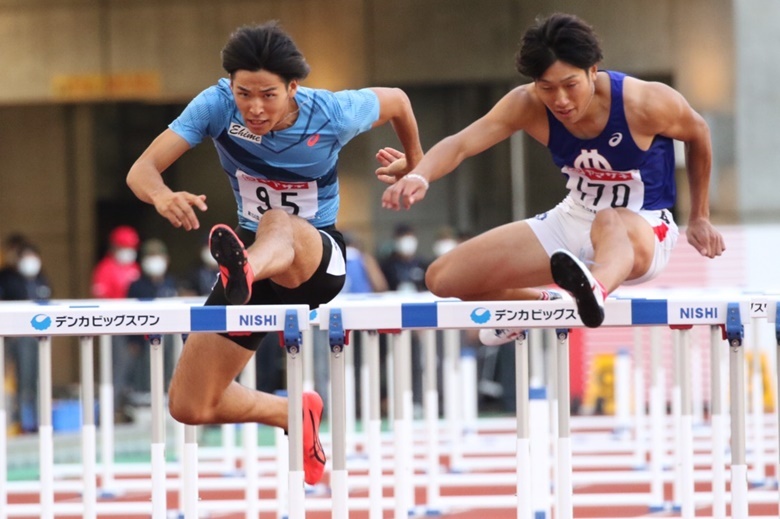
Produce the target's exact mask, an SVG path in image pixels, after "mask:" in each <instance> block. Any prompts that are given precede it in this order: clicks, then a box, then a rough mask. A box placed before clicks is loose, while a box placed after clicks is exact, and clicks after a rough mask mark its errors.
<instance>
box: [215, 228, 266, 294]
mask: <svg viewBox="0 0 780 519" xmlns="http://www.w3.org/2000/svg"><path fill="white" fill-rule="evenodd" d="M209 249H210V250H211V255H212V256H213V257H214V259H215V260H217V263H219V279H220V280H222V286H223V287H224V289H225V297H226V298H227V300H228V302H229V303H230V304H232V305H243V304H246V303H247V302H248V301H249V298H250V297H252V283H254V281H255V275H254V272H252V267H251V266H250V265H249V259H248V257H247V253H246V248H245V247H244V244H243V242H242V241H241V239H240V238H239V237H238V236H236V233H234V232H233V229H231V228H230V227H228V226H227V225H225V224H221V223H218V224H217V225H215V226H214V227H212V228H211V234H209Z"/></svg>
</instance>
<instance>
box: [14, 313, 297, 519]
mask: <svg viewBox="0 0 780 519" xmlns="http://www.w3.org/2000/svg"><path fill="white" fill-rule="evenodd" d="M201 304H202V300H201V299H193V300H192V301H186V300H181V299H167V300H166V299H156V300H150V301H141V300H99V301H98V300H69V301H64V300H63V301H50V302H46V303H40V304H38V303H34V302H13V303H2V304H0V344H1V342H2V338H3V337H15V336H33V337H38V340H39V343H38V348H39V352H40V361H39V393H40V397H39V398H40V410H39V416H40V418H39V422H40V424H39V442H40V444H39V453H40V482H39V484H40V492H39V493H40V503H35V504H30V505H27V504H14V505H9V504H8V501H7V497H8V493H7V488H8V482H7V474H6V472H5V467H3V470H0V519H5V518H6V517H9V516H15V515H22V516H37V517H41V518H42V519H53V518H54V516H55V513H56V514H57V515H61V514H68V515H79V516H81V517H84V518H87V519H94V518H95V517H96V516H97V514H108V515H114V514H122V513H140V514H145V515H146V514H148V515H149V516H150V517H152V518H153V519H166V518H167V517H168V512H169V511H168V509H167V503H166V490H167V488H168V485H167V484H166V461H165V426H164V418H165V416H164V413H165V406H164V392H163V351H162V346H161V340H160V336H162V335H165V334H189V333H196V332H215V333H222V332H280V333H282V335H283V337H284V346H285V347H286V349H287V353H288V355H287V370H288V386H289V389H288V396H289V400H288V401H289V404H288V405H289V415H290V423H289V427H288V429H289V445H290V449H289V468H290V470H289V473H288V485H289V494H288V500H289V511H290V517H291V518H297V519H300V518H302V517H303V516H304V511H303V501H304V496H305V489H304V474H303V456H302V451H303V434H302V427H303V423H302V414H303V411H302V395H301V389H300V387H301V380H302V373H303V366H302V362H301V355H300V352H301V340H302V331H305V330H307V329H308V328H309V308H308V306H306V305H271V306H251V305H250V306H208V307H206V306H200V305H201ZM196 305H197V306H196ZM108 335H145V336H147V337H149V339H150V344H151V366H150V370H151V385H152V387H151V389H152V395H151V397H152V398H151V403H152V409H151V412H152V423H151V432H152V435H151V436H152V442H151V455H152V463H151V481H150V485H149V488H150V490H151V494H152V496H151V502H146V503H130V502H122V501H117V502H104V501H101V502H98V501H97V488H96V480H97V463H96V459H97V456H96V452H95V444H96V441H95V439H96V431H95V419H94V407H93V397H94V394H95V393H94V380H93V372H92V358H93V357H92V353H93V351H92V350H93V337H94V336H108ZM52 336H76V337H79V338H80V345H81V356H82V359H81V371H82V373H81V377H82V378H81V386H82V393H81V394H82V411H83V413H82V414H83V420H82V430H81V434H82V460H83V472H82V500H81V501H80V502H67V503H63V502H57V503H55V500H54V491H55V486H54V470H53V469H54V455H53V445H54V443H53V426H52V374H51V370H52V363H51V337H52ZM109 351H110V348H109ZM0 352H2V350H0ZM2 357H3V356H2V355H0V360H2ZM2 367H3V366H2V363H1V362H0V368H2ZM2 371H3V370H2V369H0V373H2ZM101 389H102V388H101ZM101 393H102V392H101ZM101 396H102V395H101ZM4 399H5V396H4V388H3V386H2V385H0V402H3V405H4ZM108 400H110V398H109V399H108ZM102 403H103V401H102V399H101V412H102V411H103V408H104V407H109V408H110V403H109V404H108V405H107V406H103V405H102ZM6 420H7V417H6V416H5V409H4V407H3V406H2V405H0V458H5V455H6V449H7V437H6V434H7V433H6V427H5V424H6ZM112 420H113V418H112V417H110V416H109V418H108V420H106V421H103V422H102V423H103V424H104V425H105V424H106V423H107V422H112ZM248 425H250V426H254V435H252V436H251V437H253V438H256V427H257V424H248ZM103 429H105V427H103ZM249 430H250V431H252V428H251V427H249ZM183 437H184V442H185V443H184V456H183V459H182V489H181V498H180V503H183V505H182V507H181V508H182V510H180V513H181V514H182V515H183V517H185V519H198V517H199V516H200V514H199V510H198V508H199V504H198V486H197V472H198V455H197V443H196V440H195V437H196V435H195V430H194V427H191V426H185V428H184V435H183ZM248 437H249V436H248ZM109 441H110V440H109ZM255 447H256V445H255ZM250 454H251V453H250ZM112 459H113V458H112ZM104 461H105V459H104ZM249 461H250V462H252V461H253V460H249ZM256 478H257V473H256V471H248V473H247V482H246V486H247V488H248V489H249V490H253V489H254V490H255V492H254V495H253V496H250V494H249V493H247V502H246V503H245V504H244V506H250V507H251V506H253V504H254V505H256V504H257V491H256V490H257V481H256ZM104 483H105V481H104Z"/></svg>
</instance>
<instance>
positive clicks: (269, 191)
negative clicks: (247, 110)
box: [170, 78, 379, 232]
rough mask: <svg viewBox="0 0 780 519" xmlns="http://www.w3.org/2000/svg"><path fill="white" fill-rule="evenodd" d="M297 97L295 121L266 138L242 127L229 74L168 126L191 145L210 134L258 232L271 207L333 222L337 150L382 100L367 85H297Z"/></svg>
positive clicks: (246, 221)
mask: <svg viewBox="0 0 780 519" xmlns="http://www.w3.org/2000/svg"><path fill="white" fill-rule="evenodd" d="M295 100H296V102H297V103H298V108H299V113H298V119H297V120H296V121H295V124H293V126H291V127H290V128H286V129H284V130H281V131H278V132H270V133H268V134H266V135H263V136H262V137H261V136H259V135H255V134H253V133H251V132H250V131H249V130H248V129H247V128H246V127H245V126H244V120H243V118H242V117H241V114H240V113H239V111H238V109H237V108H236V103H235V101H234V99H233V93H232V92H231V90H230V82H229V80H228V79H225V78H223V79H220V80H219V82H218V83H217V84H216V85H214V86H212V87H209V88H207V89H206V90H204V91H203V92H201V93H200V94H199V95H198V96H197V97H195V99H193V100H192V101H191V102H190V104H189V105H187V107H186V108H185V109H184V111H183V112H182V113H181V115H180V116H179V117H178V118H177V119H176V120H175V121H173V122H172V123H171V124H170V129H171V130H173V131H174V132H176V133H177V134H178V135H180V136H181V137H182V138H183V139H185V140H186V141H187V142H188V143H189V144H190V146H192V147H194V146H196V145H197V144H199V143H200V142H201V141H202V140H203V139H204V138H206V137H211V139H212V140H213V142H214V145H215V146H216V148H217V153H218V154H219V160H220V163H221V164H222V167H223V169H224V170H225V172H226V173H227V175H228V178H229V179H230V185H231V186H232V188H233V194H234V196H235V198H236V203H237V204H238V218H239V224H240V225H241V226H242V227H245V228H246V229H249V230H251V231H253V232H254V231H256V230H257V222H258V221H259V219H260V218H262V215H263V213H264V212H265V211H267V210H269V209H272V208H281V209H285V210H287V211H288V212H290V213H291V214H296V215H298V216H301V217H302V218H306V219H307V220H308V221H309V222H311V224H312V225H314V226H315V227H318V228H322V227H327V226H330V225H334V224H335V223H336V215H337V214H338V210H339V184H338V178H337V174H336V165H337V162H338V154H339V151H340V150H341V148H342V147H343V146H344V145H345V144H346V143H347V142H349V140H350V139H352V138H353V137H355V136H356V135H358V134H360V133H362V132H365V131H367V130H369V129H370V128H371V125H372V124H373V123H374V122H375V121H376V120H377V119H378V118H379V99H378V98H377V96H376V94H375V93H374V92H372V91H371V90H369V89H362V90H343V91H340V92H331V91H328V90H320V89H313V88H306V87H298V91H297V92H296V94H295Z"/></svg>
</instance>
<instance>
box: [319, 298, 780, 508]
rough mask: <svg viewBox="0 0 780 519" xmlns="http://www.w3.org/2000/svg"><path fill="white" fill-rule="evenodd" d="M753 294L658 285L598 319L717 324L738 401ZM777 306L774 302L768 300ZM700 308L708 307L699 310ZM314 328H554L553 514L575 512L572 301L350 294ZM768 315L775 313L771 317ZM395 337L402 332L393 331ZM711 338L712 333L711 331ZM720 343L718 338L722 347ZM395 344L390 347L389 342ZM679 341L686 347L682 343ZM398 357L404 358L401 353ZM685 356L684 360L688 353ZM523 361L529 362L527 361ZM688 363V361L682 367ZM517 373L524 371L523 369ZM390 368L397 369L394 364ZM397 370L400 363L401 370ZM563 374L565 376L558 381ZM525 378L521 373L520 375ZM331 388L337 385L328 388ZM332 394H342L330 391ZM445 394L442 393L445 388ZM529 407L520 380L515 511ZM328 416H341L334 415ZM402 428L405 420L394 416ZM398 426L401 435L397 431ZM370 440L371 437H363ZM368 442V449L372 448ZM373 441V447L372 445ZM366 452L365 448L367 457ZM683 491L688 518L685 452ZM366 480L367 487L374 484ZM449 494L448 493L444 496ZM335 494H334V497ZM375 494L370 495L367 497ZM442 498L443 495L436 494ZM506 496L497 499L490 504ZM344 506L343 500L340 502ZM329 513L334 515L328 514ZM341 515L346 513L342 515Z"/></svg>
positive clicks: (738, 500) (742, 486) (740, 482)
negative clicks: (386, 297)
mask: <svg viewBox="0 0 780 519" xmlns="http://www.w3.org/2000/svg"><path fill="white" fill-rule="evenodd" d="M751 297H755V296H746V295H742V294H739V293H717V292H711V293H704V294H700V293H696V292H673V291H672V292H663V293H649V294H648V296H642V295H640V296H637V295H636V293H634V294H632V295H630V296H628V295H626V296H621V295H617V296H615V297H610V298H608V299H607V301H606V303H605V321H604V324H603V326H620V327H632V326H650V327H672V328H680V329H687V328H690V327H692V326H699V325H706V326H710V327H722V328H723V330H724V336H725V338H727V339H728V343H727V344H728V345H730V346H731V355H730V358H729V359H730V365H731V366H732V383H731V391H732V399H735V402H741V399H738V398H736V397H735V396H734V395H736V394H743V395H744V380H743V378H744V374H743V373H742V371H741V369H737V367H738V366H743V363H744V352H743V348H742V341H743V338H744V323H746V322H750V319H751V318H755V317H756V313H755V308H753V305H751V301H752V300H751ZM774 305H776V302H775V303H774ZM701 309H706V311H701ZM319 313H320V327H321V328H322V329H325V330H328V331H329V333H330V334H331V336H333V334H334V332H336V334H342V335H346V334H347V333H348V332H349V331H355V330H367V331H377V330H379V331H395V332H407V331H411V330H425V329H468V328H508V327H511V328H523V329H530V328H552V329H556V330H557V331H558V334H557V336H558V339H559V340H558V345H557V346H558V349H559V354H558V355H557V366H558V367H557V369H558V375H557V380H558V384H559V387H558V398H559V403H558V405H559V413H558V439H557V442H558V466H557V472H556V474H557V476H556V477H557V485H556V493H555V502H556V517H563V518H570V517H572V515H573V505H574V503H573V502H572V486H571V471H572V461H571V450H570V438H569V435H570V427H569V423H568V417H569V409H570V396H569V392H568V331H569V330H570V329H571V328H575V327H581V326H582V324H581V321H580V320H579V318H578V316H577V312H576V309H575V307H574V304H573V302H572V301H571V300H566V299H564V300H560V301H545V302H538V301H512V302H484V301H483V302H478V303H471V302H462V301H453V300H430V301H419V300H411V301H406V302H404V301H402V300H381V299H367V300H350V299H341V300H339V299H338V298H337V300H335V301H333V302H331V303H329V304H328V305H324V306H323V307H321V308H320V310H319ZM332 315H338V323H339V326H338V327H332V325H331V323H332V320H331V316H332ZM769 317H770V320H772V321H774V317H773V316H769ZM399 336H400V335H399ZM713 337H714V335H713ZM525 339H526V334H524V335H523V336H521V338H520V339H519V340H518V342H517V349H516V352H517V357H516V363H517V367H518V370H519V371H518V377H517V379H518V382H519V384H521V383H522V382H523V379H524V378H526V377H527V364H526V363H525V362H524V359H525V358H526V357H525V355H527V352H526V351H525ZM725 344H726V343H724V346H725ZM393 346H396V344H395V342H393ZM683 347H685V346H683ZM399 359H401V361H403V357H399ZM686 359H687V360H686ZM682 360H683V362H689V361H690V355H683V356H682ZM526 362H527V361H526ZM684 369H687V364H686V368H684ZM521 370H526V371H522V373H524V374H525V377H523V376H521V374H520V373H521ZM394 371H398V369H397V367H396V368H394ZM402 371H403V370H402ZM561 381H565V383H562V382H561ZM526 382H527V380H526ZM683 384H684V385H685V389H684V392H685V393H684V396H685V398H686V399H689V398H690V396H691V386H690V384H691V381H690V377H688V379H687V380H684V381H683ZM334 389H335V387H334ZM396 397H401V398H403V394H402V393H396ZM334 398H340V397H339V396H337V395H335V394H334ZM445 398H446V395H445ZM527 406H528V390H527V388H526V389H525V390H524V389H523V387H522V386H520V387H518V388H517V410H518V411H517V412H518V416H517V429H518V431H517V447H518V450H517V459H518V466H517V467H516V468H517V496H516V498H515V500H516V501H515V504H516V506H517V510H518V517H521V518H526V517H529V518H530V517H531V515H530V509H529V508H528V503H527V499H525V496H528V495H530V486H529V480H530V478H529V476H528V473H527V468H528V463H525V462H524V460H527V459H529V458H527V457H526V452H527V449H528V434H527V431H528V429H527V427H528V425H527V423H528V422H527V420H528V416H527ZM395 407H396V408H397V409H398V411H396V415H395V416H396V418H397V419H399V420H405V418H406V413H407V412H408V411H405V409H404V407H403V406H401V407H398V406H397V405H396V406H395ZM682 412H683V415H684V419H683V424H684V428H690V426H691V424H692V409H691V406H690V405H688V406H685V407H684V408H683V409H682ZM744 413H745V409H744V406H741V405H732V406H731V415H732V416H731V423H732V429H733V430H732V435H731V451H732V464H731V468H732V470H731V497H732V510H733V517H734V518H739V519H743V518H746V517H747V488H748V487H747V475H746V465H745V445H744ZM333 419H334V420H340V419H341V418H340V417H337V416H334V417H333ZM399 426H400V427H405V426H404V425H403V422H399ZM399 432H400V435H399ZM682 434H683V436H682V437H681V438H680V439H681V441H682V442H683V443H684V445H690V444H691V441H692V436H691V435H692V433H691V431H684V432H682ZM395 436H396V437H397V438H402V439H403V438H405V437H406V433H405V432H404V429H399V430H396V431H395ZM344 441H345V439H344V438H337V437H335V436H334V438H333V443H334V449H335V444H337V443H342V442H344ZM369 443H370V442H369ZM371 448H372V447H371V445H369V450H370V449H371ZM376 448H378V446H376ZM370 455H371V454H369V456H370ZM396 455H398V456H400V457H403V456H406V455H407V454H406V448H405V447H403V446H402V445H398V444H397V446H396ZM396 469H397V470H404V471H405V470H407V469H408V462H405V461H403V458H401V459H399V460H397V461H396ZM681 470H682V471H683V475H682V477H683V480H684V491H683V495H682V500H683V503H682V510H683V516H684V517H692V516H693V514H694V510H695V503H694V494H693V457H692V455H691V456H687V457H686V458H685V459H684V460H683V466H681ZM411 479H412V478H409V477H408V473H404V474H403V477H399V474H396V478H395V483H394V484H395V493H396V496H398V497H400V498H401V501H402V502H403V500H405V499H406V497H405V496H407V495H408V494H409V490H408V488H407V487H406V486H408V485H410V484H411ZM376 488H377V485H372V486H371V489H376ZM447 497H450V496H447ZM334 498H335V496H334ZM372 498H373V496H371V495H370V496H369V499H372ZM442 500H444V498H442ZM500 502H501V503H505V501H501V500H495V502H494V503H493V504H495V505H499V503H500ZM345 508H346V509H348V507H346V506H344V507H342V508H341V509H345ZM413 508H414V503H409V504H408V509H404V507H403V506H396V507H395V517H396V518H397V519H400V518H401V517H406V516H407V514H408V513H410V512H413ZM334 517H335V516H334ZM345 517H346V516H345Z"/></svg>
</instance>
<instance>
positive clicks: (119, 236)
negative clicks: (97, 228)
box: [92, 225, 141, 299]
mask: <svg viewBox="0 0 780 519" xmlns="http://www.w3.org/2000/svg"><path fill="white" fill-rule="evenodd" d="M108 243H109V249H108V252H106V255H105V256H104V257H103V259H101V260H100V262H98V264H97V265H96V266H95V269H94V270H93V271H92V297H95V298H97V299H121V298H125V297H127V289H128V288H129V287H130V283H132V282H133V281H135V280H136V279H138V278H139V277H140V276H141V268H140V267H139V266H138V262H137V261H136V257H137V255H138V252H137V251H138V244H139V243H140V239H139V237H138V233H137V232H136V230H135V229H133V228H132V227H130V226H129V225H120V226H119V227H116V228H115V229H114V230H113V231H111V234H110V235H109V236H108Z"/></svg>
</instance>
